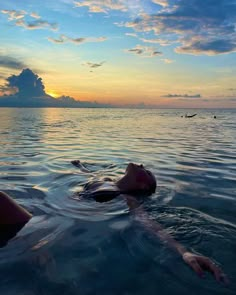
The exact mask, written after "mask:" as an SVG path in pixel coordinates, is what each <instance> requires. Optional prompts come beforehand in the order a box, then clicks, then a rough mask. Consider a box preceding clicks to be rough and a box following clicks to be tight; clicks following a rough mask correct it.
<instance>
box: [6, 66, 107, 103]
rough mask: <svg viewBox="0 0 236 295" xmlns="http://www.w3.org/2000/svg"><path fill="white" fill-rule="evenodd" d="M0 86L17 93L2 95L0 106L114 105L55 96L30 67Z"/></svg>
mask: <svg viewBox="0 0 236 295" xmlns="http://www.w3.org/2000/svg"><path fill="white" fill-rule="evenodd" d="M0 88H1V90H4V91H11V92H14V93H15V94H12V95H6V94H5V95H3V96H0V107H69V108H86V107H93V108H96V107H97V108H99V107H112V105H108V104H100V103H97V102H86V101H78V100H75V99H74V98H72V97H70V96H61V97H59V98H53V97H52V96H50V95H48V94H47V93H46V92H45V87H44V84H43V81H42V78H40V77H39V76H38V75H37V74H35V73H34V72H33V71H31V70H30V69H24V70H22V72H21V73H20V74H19V75H11V76H10V77H8V78H7V79H6V84H5V85H4V86H0Z"/></svg>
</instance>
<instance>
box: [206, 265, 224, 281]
mask: <svg viewBox="0 0 236 295" xmlns="http://www.w3.org/2000/svg"><path fill="white" fill-rule="evenodd" d="M209 271H210V272H211V273H212V274H213V275H214V277H215V279H216V280H217V282H219V283H220V282H222V281H223V282H224V279H225V275H224V273H223V271H222V270H221V268H220V267H219V266H217V265H216V264H215V263H213V262H210V263H209Z"/></svg>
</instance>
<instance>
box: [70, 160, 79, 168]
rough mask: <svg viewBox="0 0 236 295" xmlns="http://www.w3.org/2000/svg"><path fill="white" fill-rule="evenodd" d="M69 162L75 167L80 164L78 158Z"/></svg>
mask: <svg viewBox="0 0 236 295" xmlns="http://www.w3.org/2000/svg"><path fill="white" fill-rule="evenodd" d="M71 164H73V165H74V166H76V167H80V165H81V163H80V160H74V161H71Z"/></svg>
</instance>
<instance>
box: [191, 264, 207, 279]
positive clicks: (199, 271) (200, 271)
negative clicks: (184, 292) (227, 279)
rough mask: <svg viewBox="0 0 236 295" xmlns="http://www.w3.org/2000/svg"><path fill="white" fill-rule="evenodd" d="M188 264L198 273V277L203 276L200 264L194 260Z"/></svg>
mask: <svg viewBox="0 0 236 295" xmlns="http://www.w3.org/2000/svg"><path fill="white" fill-rule="evenodd" d="M190 266H191V267H192V269H193V270H194V271H195V272H196V273H197V274H198V275H199V277H201V278H202V277H203V275H204V273H203V270H202V268H201V266H200V265H199V264H198V263H197V261H196V260H194V261H191V262H190Z"/></svg>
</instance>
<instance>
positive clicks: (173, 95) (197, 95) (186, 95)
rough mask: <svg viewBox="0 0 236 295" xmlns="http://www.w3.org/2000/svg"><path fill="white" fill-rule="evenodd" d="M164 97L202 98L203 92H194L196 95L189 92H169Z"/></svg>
mask: <svg viewBox="0 0 236 295" xmlns="http://www.w3.org/2000/svg"><path fill="white" fill-rule="evenodd" d="M162 97H167V98H201V94H194V95H189V94H167V95H163V96H162Z"/></svg>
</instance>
